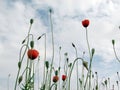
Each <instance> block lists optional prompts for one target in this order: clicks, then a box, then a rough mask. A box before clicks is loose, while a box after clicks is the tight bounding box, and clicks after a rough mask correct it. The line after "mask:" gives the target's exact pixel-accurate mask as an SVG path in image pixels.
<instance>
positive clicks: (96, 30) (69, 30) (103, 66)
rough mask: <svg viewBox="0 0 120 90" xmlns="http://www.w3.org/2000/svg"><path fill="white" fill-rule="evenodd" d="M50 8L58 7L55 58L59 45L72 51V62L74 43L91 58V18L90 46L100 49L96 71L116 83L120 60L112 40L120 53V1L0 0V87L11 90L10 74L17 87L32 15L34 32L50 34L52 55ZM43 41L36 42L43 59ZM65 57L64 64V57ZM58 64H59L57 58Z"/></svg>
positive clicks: (80, 52) (49, 51)
mask: <svg viewBox="0 0 120 90" xmlns="http://www.w3.org/2000/svg"><path fill="white" fill-rule="evenodd" d="M49 8H52V9H53V10H54V14H53V24H54V37H55V59H58V57H59V56H58V48H59V46H61V47H62V54H63V55H64V53H65V52H68V54H69V56H70V58H71V59H70V60H71V62H72V61H73V59H74V58H75V54H74V49H73V47H72V45H71V43H72V42H73V43H74V44H75V45H76V47H77V49H78V51H79V52H78V55H79V56H81V55H82V52H83V51H86V55H85V58H86V60H87V56H88V51H87V45H86V41H85V29H84V28H83V27H82V25H81V21H82V20H83V19H85V18H88V19H89V20H90V25H89V27H88V32H89V41H90V46H91V48H95V50H96V52H95V57H94V59H93V72H94V71H97V72H98V74H99V75H100V79H101V78H102V77H106V78H108V77H111V78H112V81H113V83H114V82H115V80H116V78H115V77H116V72H120V70H119V68H120V63H118V62H117V60H116V59H115V56H114V53H113V49H112V44H111V40H112V39H115V40H116V50H117V53H120V51H119V49H120V46H119V44H120V41H119V40H120V39H119V34H120V30H119V28H118V27H119V25H120V18H119V16H120V1H119V0H44V1H43V0H0V71H1V74H0V90H7V88H6V83H7V78H8V75H9V74H11V76H10V81H11V82H12V83H10V86H11V87H10V88H11V90H12V88H13V87H14V81H15V78H14V77H16V72H17V61H18V58H19V50H20V47H21V46H22V45H21V42H22V40H23V39H24V38H25V36H26V35H27V30H28V27H29V20H30V18H33V19H34V21H35V23H34V25H33V27H32V31H31V33H33V34H34V35H35V38H37V37H38V36H40V35H41V34H43V33H46V34H47V51H48V52H47V59H49V58H51V48H52V47H51V37H50V35H51V34H50V23H49V17H48V9H49ZM43 43H44V40H41V41H40V42H38V41H36V45H35V47H36V48H37V49H38V50H40V53H41V58H42V59H43V58H44V57H43V55H44V46H43V45H44V44H43ZM118 55H119V54H118ZM62 59H63V61H62V63H63V62H64V58H62ZM87 61H88V60H87ZM42 62H43V61H41V67H40V68H42ZM54 65H55V67H57V61H55V63H54ZM79 68H80V67H79ZM41 72H42V71H41Z"/></svg>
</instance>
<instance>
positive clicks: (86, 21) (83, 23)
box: [82, 19, 90, 28]
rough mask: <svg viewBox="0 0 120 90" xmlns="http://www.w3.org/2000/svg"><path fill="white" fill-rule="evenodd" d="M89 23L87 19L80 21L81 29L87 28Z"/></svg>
mask: <svg viewBox="0 0 120 90" xmlns="http://www.w3.org/2000/svg"><path fill="white" fill-rule="evenodd" d="M89 23H90V22H89V20H88V19H85V20H83V21H82V25H83V27H85V28H87V27H88V25H89Z"/></svg>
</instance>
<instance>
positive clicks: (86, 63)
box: [83, 61, 88, 70]
mask: <svg viewBox="0 0 120 90" xmlns="http://www.w3.org/2000/svg"><path fill="white" fill-rule="evenodd" d="M83 66H84V67H85V68H86V69H87V70H88V62H86V61H83Z"/></svg>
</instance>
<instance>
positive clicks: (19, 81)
mask: <svg viewBox="0 0 120 90" xmlns="http://www.w3.org/2000/svg"><path fill="white" fill-rule="evenodd" d="M22 79H23V77H22V76H20V77H19V79H18V83H19V84H20V83H21V82H22Z"/></svg>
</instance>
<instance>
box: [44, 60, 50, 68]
mask: <svg viewBox="0 0 120 90" xmlns="http://www.w3.org/2000/svg"><path fill="white" fill-rule="evenodd" d="M45 66H46V68H47V69H48V68H49V62H48V61H45Z"/></svg>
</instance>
